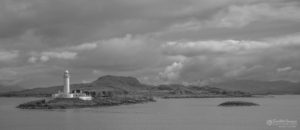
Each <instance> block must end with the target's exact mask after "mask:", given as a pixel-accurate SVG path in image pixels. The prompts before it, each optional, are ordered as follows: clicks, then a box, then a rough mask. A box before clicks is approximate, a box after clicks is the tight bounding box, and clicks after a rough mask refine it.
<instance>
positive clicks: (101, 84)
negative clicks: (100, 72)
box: [90, 75, 148, 91]
mask: <svg viewBox="0 0 300 130" xmlns="http://www.w3.org/2000/svg"><path fill="white" fill-rule="evenodd" d="M90 87H92V88H94V89H104V90H105V89H107V90H121V91H136V90H145V89H147V87H148V86H147V85H144V84H141V83H140V82H139V81H138V80H137V79H136V78H134V77H124V76H111V75H107V76H103V77H100V78H98V79H97V80H95V81H94V82H92V83H91V85H90Z"/></svg>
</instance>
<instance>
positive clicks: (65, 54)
mask: <svg viewBox="0 0 300 130" xmlns="http://www.w3.org/2000/svg"><path fill="white" fill-rule="evenodd" d="M76 57H77V53H76V52H69V51H62V52H55V51H46V52H41V53H37V52H32V53H31V57H29V58H28V62H29V63H36V62H37V61H41V62H47V61H49V60H50V59H62V60H74V59H75V58H76Z"/></svg>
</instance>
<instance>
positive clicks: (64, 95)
mask: <svg viewBox="0 0 300 130" xmlns="http://www.w3.org/2000/svg"><path fill="white" fill-rule="evenodd" d="M63 78H64V88H63V92H61V91H58V93H55V94H53V95H52V97H53V98H79V99H81V100H92V99H93V98H92V96H90V95H87V94H86V93H84V92H83V90H73V91H72V93H71V92H70V73H69V71H68V70H66V71H65V72H64V76H63Z"/></svg>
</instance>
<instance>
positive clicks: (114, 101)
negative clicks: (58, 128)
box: [17, 96, 155, 109]
mask: <svg viewBox="0 0 300 130" xmlns="http://www.w3.org/2000/svg"><path fill="white" fill-rule="evenodd" d="M146 102H155V100H154V99H153V98H152V97H146V96H139V97H113V98H111V97H109V98H94V99H93V100H91V101H84V100H81V99H78V98H69V99H68V98H56V99H50V100H49V99H48V100H47V99H42V100H37V101H31V102H27V103H23V104H20V105H18V106H17V108H20V109H70V108H87V107H101V106H117V105H126V104H137V103H146Z"/></svg>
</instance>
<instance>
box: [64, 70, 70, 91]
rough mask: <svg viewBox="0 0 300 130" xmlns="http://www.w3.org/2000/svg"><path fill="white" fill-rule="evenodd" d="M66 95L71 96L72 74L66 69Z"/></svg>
mask: <svg viewBox="0 0 300 130" xmlns="http://www.w3.org/2000/svg"><path fill="white" fill-rule="evenodd" d="M64 95H65V96H66V97H70V96H71V95H70V74H69V71H68V70H66V71H65V73H64Z"/></svg>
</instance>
